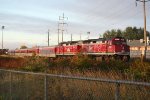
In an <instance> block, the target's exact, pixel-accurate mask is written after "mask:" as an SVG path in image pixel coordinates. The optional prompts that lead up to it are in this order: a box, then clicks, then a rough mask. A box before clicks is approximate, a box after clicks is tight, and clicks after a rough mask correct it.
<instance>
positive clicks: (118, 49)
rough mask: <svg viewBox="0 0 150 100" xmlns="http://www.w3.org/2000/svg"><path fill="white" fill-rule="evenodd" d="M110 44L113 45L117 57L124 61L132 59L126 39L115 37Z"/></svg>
mask: <svg viewBox="0 0 150 100" xmlns="http://www.w3.org/2000/svg"><path fill="white" fill-rule="evenodd" d="M110 44H111V45H112V47H113V51H114V53H115V54H116V55H117V56H120V57H121V58H122V59H129V58H130V49H129V46H128V45H127V42H126V39H125V38H123V37H115V38H113V39H112V40H111V41H110Z"/></svg>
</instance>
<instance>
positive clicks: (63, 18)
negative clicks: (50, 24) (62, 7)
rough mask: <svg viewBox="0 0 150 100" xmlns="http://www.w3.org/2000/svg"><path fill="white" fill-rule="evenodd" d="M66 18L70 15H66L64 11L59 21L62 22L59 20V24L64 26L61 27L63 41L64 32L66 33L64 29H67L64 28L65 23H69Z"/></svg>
mask: <svg viewBox="0 0 150 100" xmlns="http://www.w3.org/2000/svg"><path fill="white" fill-rule="evenodd" d="M65 19H67V20H68V17H65V15H64V13H63V16H59V21H61V22H59V25H62V27H61V32H62V42H63V39H64V36H63V34H64V31H65V30H64V25H65V24H67V23H65Z"/></svg>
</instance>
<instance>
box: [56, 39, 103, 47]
mask: <svg viewBox="0 0 150 100" xmlns="http://www.w3.org/2000/svg"><path fill="white" fill-rule="evenodd" d="M104 40H105V39H104V38H98V39H88V40H78V41H65V42H61V43H59V45H62V44H78V43H89V42H94V41H104Z"/></svg>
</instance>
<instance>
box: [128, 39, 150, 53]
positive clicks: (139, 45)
mask: <svg viewBox="0 0 150 100" xmlns="http://www.w3.org/2000/svg"><path fill="white" fill-rule="evenodd" d="M127 44H128V45H129V46H130V50H144V48H145V43H144V41H143V39H140V40H128V41H127ZM147 50H150V40H149V38H147Z"/></svg>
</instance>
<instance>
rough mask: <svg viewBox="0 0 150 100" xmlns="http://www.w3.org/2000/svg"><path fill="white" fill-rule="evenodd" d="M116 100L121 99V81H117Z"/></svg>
mask: <svg viewBox="0 0 150 100" xmlns="http://www.w3.org/2000/svg"><path fill="white" fill-rule="evenodd" d="M115 100H120V83H116V90H115Z"/></svg>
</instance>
